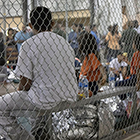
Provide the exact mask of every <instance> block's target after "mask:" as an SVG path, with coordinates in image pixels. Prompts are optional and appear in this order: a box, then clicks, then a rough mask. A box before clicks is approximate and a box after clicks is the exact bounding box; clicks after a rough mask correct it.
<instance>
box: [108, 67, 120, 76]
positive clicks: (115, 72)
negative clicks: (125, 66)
mask: <svg viewBox="0 0 140 140" xmlns="http://www.w3.org/2000/svg"><path fill="white" fill-rule="evenodd" d="M110 71H113V73H114V74H116V75H118V76H119V74H120V73H119V71H117V70H116V69H114V68H110Z"/></svg>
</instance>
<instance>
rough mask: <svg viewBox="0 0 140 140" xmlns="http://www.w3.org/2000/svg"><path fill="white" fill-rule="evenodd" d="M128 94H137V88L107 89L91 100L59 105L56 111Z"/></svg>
mask: <svg viewBox="0 0 140 140" xmlns="http://www.w3.org/2000/svg"><path fill="white" fill-rule="evenodd" d="M128 92H133V93H136V88H135V87H116V88H114V89H107V90H105V91H103V92H98V94H97V95H94V96H92V97H90V98H89V99H84V100H80V101H77V102H74V103H68V105H64V104H63V103H62V104H60V105H59V107H58V106H57V108H56V110H57V111H58V108H60V109H59V110H61V111H62V110H64V109H68V108H75V107H81V106H83V105H86V104H94V103H95V101H98V100H101V99H105V98H110V97H113V96H117V95H121V94H125V93H128ZM56 110H55V109H53V111H54V112H57V111H56Z"/></svg>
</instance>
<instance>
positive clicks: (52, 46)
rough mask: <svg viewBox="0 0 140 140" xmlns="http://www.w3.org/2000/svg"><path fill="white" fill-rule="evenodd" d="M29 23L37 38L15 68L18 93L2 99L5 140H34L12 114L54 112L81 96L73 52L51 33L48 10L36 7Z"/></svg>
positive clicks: (24, 49)
mask: <svg viewBox="0 0 140 140" xmlns="http://www.w3.org/2000/svg"><path fill="white" fill-rule="evenodd" d="M30 21H31V23H30V24H29V25H30V27H31V28H32V30H33V32H34V34H35V35H34V36H33V37H31V38H30V39H28V40H26V41H25V42H24V43H23V44H22V46H21V50H20V53H19V58H18V63H17V67H16V74H17V75H18V76H20V83H19V91H17V92H14V93H11V94H7V95H4V96H2V97H0V113H1V114H0V126H1V127H0V134H1V135H4V136H5V137H6V138H7V139H6V140H16V139H18V140H25V139H26V140H34V136H32V134H31V133H30V132H27V131H26V130H24V129H23V128H22V129H21V127H20V124H18V123H16V119H15V118H11V117H10V113H12V114H14V111H15V110H17V111H19V112H22V110H25V111H30V110H32V112H34V110H38V112H40V111H42V110H43V111H48V110H52V109H53V108H54V107H57V108H58V105H60V104H61V103H68V104H70V103H71V102H74V101H76V97H77V93H78V87H77V83H76V76H75V69H74V51H73V49H72V48H71V46H70V45H69V43H68V42H67V41H65V39H64V38H63V37H61V36H59V35H57V34H55V33H53V32H51V29H52V16H51V12H50V11H49V9H47V8H45V7H42V6H40V7H36V8H35V9H33V10H32V11H31V13H30ZM63 106H65V104H64V105H63ZM58 110H59V108H58ZM38 114H39V113H38ZM6 115H8V116H7V117H6ZM16 116H17V117H18V113H17V114H16ZM31 116H32V114H31ZM23 117H25V116H24V115H23ZM25 118H26V117H25ZM37 118H38V116H36V118H32V119H33V120H34V121H36V120H35V119H37ZM49 127H50V126H49Z"/></svg>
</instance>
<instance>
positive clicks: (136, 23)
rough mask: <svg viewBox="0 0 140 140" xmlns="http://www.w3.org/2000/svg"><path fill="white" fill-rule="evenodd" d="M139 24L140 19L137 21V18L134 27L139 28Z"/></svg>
mask: <svg viewBox="0 0 140 140" xmlns="http://www.w3.org/2000/svg"><path fill="white" fill-rule="evenodd" d="M138 26H139V23H138V21H137V20H134V21H133V27H134V28H137V27H138Z"/></svg>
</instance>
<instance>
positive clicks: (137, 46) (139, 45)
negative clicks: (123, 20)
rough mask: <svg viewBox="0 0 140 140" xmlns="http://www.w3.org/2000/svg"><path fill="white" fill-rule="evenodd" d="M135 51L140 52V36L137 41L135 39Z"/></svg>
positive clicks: (139, 35) (136, 38)
mask: <svg viewBox="0 0 140 140" xmlns="http://www.w3.org/2000/svg"><path fill="white" fill-rule="evenodd" d="M133 49H134V50H138V51H140V34H137V35H136V37H135V39H134V42H133Z"/></svg>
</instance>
